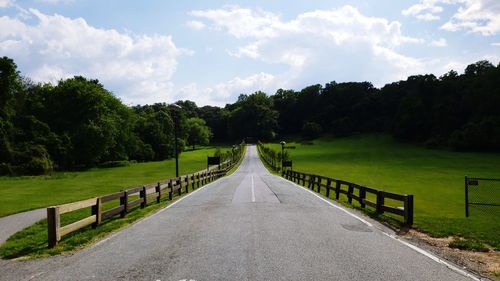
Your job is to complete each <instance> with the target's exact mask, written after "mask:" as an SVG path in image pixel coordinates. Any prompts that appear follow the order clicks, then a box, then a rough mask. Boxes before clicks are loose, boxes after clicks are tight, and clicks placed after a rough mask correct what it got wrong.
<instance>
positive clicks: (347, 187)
mask: <svg viewBox="0 0 500 281" xmlns="http://www.w3.org/2000/svg"><path fill="white" fill-rule="evenodd" d="M284 177H285V178H286V179H289V180H291V181H293V182H295V183H297V184H301V185H303V186H305V187H307V188H309V189H311V190H313V191H316V192H318V193H319V192H321V189H322V188H323V189H324V190H325V195H326V197H328V198H330V194H331V193H335V199H337V200H338V199H339V198H340V194H345V195H346V196H347V202H348V203H349V204H352V200H355V201H358V202H359V204H360V206H361V208H365V207H366V206H369V207H372V208H374V209H375V211H376V214H377V215H381V214H383V213H384V212H387V213H392V214H396V215H400V216H402V217H403V223H404V224H405V225H406V226H411V225H412V224H413V195H400V194H395V193H390V192H385V191H381V190H376V189H373V188H370V187H366V186H362V185H359V184H355V183H352V182H347V181H343V180H339V179H333V178H328V177H324V176H318V175H313V174H307V173H303V172H298V171H293V170H287V171H286V172H285V175H284ZM367 194H372V195H371V196H369V197H372V198H373V201H370V200H369V198H367ZM386 198H387V199H391V201H395V202H402V204H403V206H402V207H395V206H389V205H386V200H385V199H386Z"/></svg>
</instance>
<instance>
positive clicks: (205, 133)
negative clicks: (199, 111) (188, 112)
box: [186, 117, 212, 150]
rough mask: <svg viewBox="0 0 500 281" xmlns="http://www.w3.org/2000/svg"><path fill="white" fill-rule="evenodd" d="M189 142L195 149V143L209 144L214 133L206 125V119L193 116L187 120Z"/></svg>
mask: <svg viewBox="0 0 500 281" xmlns="http://www.w3.org/2000/svg"><path fill="white" fill-rule="evenodd" d="M186 132H187V144H188V145H190V146H192V147H193V150H194V149H195V145H197V144H198V145H208V144H209V143H210V138H211V135H212V133H211V132H210V128H209V127H207V126H206V125H205V120H203V119H200V118H196V117H192V118H189V119H187V122H186Z"/></svg>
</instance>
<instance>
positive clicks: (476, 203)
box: [465, 177, 500, 218]
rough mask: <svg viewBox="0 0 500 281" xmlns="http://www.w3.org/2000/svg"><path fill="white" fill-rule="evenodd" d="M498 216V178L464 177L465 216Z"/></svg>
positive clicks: (499, 188) (499, 208)
mask: <svg viewBox="0 0 500 281" xmlns="http://www.w3.org/2000/svg"><path fill="white" fill-rule="evenodd" d="M471 214H472V215H483V216H485V215H486V216H493V217H497V218H498V217H499V216H500V179H487V178H469V177H465V216H466V217H469V215H471Z"/></svg>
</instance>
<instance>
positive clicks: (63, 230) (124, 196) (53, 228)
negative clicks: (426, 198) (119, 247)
mask: <svg viewBox="0 0 500 281" xmlns="http://www.w3.org/2000/svg"><path fill="white" fill-rule="evenodd" d="M242 147H243V146H240V148H239V149H238V153H239V157H236V158H232V159H230V160H228V161H226V162H224V163H222V164H221V165H220V167H217V169H213V170H204V171H200V172H197V173H194V174H190V175H184V176H180V177H177V178H172V179H168V180H164V181H160V182H158V183H156V184H150V185H145V186H140V187H136V188H132V189H127V190H123V191H120V192H115V193H112V194H107V195H104V196H100V197H95V198H91V199H87V200H83V201H79V202H74V203H69V204H64V205H59V206H53V207H49V208H47V224H48V244H49V248H53V247H55V246H56V245H57V244H58V242H59V241H60V240H61V237H62V236H64V235H66V234H69V233H71V232H74V231H76V230H78V229H81V228H83V227H86V226H88V225H92V227H94V228H95V227H97V226H98V225H100V224H101V223H102V221H103V220H104V219H107V218H111V217H113V216H117V215H120V216H121V217H125V216H126V215H127V213H129V212H131V211H132V210H134V207H137V206H140V208H145V207H146V206H147V205H148V204H150V203H160V200H161V198H164V197H167V196H168V200H172V198H173V197H174V196H175V195H179V196H180V195H182V194H183V193H188V192H189V189H190V188H191V190H195V189H196V188H199V187H201V186H203V185H205V184H207V183H209V182H212V181H214V180H216V179H218V178H220V177H223V176H225V175H226V174H227V172H228V171H229V170H231V168H233V167H234V166H235V165H236V164H237V163H238V161H239V160H240V158H241V157H242V156H243V154H244V150H243V149H242ZM135 198H136V199H135ZM117 199H119V205H118V206H116V207H113V208H111V209H108V210H105V211H103V203H105V202H109V201H113V200H117ZM131 199H134V200H131ZM89 207H90V209H91V216H89V217H86V218H84V219H81V220H79V221H77V222H73V223H71V224H68V225H65V226H61V215H62V214H64V213H69V212H72V211H76V210H79V209H83V208H89Z"/></svg>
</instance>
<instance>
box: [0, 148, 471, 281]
mask: <svg viewBox="0 0 500 281" xmlns="http://www.w3.org/2000/svg"><path fill="white" fill-rule="evenodd" d="M347 212H350V211H347ZM347 212H346V211H345V210H343V209H342V208H339V207H338V206H336V205H335V204H332V203H329V201H326V200H321V199H320V198H318V197H317V196H316V195H314V194H313V193H311V192H309V191H307V190H305V189H303V188H301V187H298V186H296V185H294V184H293V183H291V182H289V181H286V180H284V179H282V178H280V177H277V176H274V175H271V174H270V173H269V172H268V171H267V170H266V169H265V168H264V166H263V165H262V163H261V162H260V161H259V159H258V156H257V152H256V149H255V147H254V146H249V147H248V150H247V154H246V157H245V159H244V160H243V162H242V164H241V165H240V167H239V168H238V170H237V171H236V172H235V173H233V174H232V175H231V176H228V177H225V178H222V179H220V180H218V181H216V182H213V183H211V184H209V185H207V186H206V187H204V188H202V189H199V190H198V191H196V192H195V193H192V194H191V195H189V196H188V197H185V198H184V199H182V200H181V201H178V202H177V203H176V204H175V205H171V206H170V207H169V208H168V209H163V210H162V211H160V212H158V213H156V214H155V215H153V216H150V217H148V218H147V219H145V220H142V221H141V222H139V223H137V224H134V225H133V226H131V227H128V228H126V229H124V230H122V231H120V232H118V233H117V234H116V235H113V236H111V237H110V238H109V239H106V240H103V241H101V242H99V243H98V244H96V245H94V246H92V247H89V248H87V249H84V250H81V251H79V252H77V253H75V254H73V255H67V256H59V257H52V258H47V259H43V260H38V261H28V262H15V261H9V262H5V261H4V262H2V263H0V280H153V281H156V280H175V281H178V280H184V279H185V280H190V279H191V280H197V281H200V280H370V281H371V280H384V281H385V280H419V281H422V280H450V281H451V280H453V281H459V280H471V279H470V278H468V277H464V276H463V275H461V274H459V273H457V272H456V271H454V270H451V269H450V268H448V267H447V266H445V265H443V264H441V263H438V262H436V261H435V260H433V259H432V258H429V257H428V256H425V255H423V254H421V253H419V252H417V250H415V249H412V248H410V247H408V246H407V245H405V244H403V243H401V242H399V241H397V240H396V239H393V238H391V237H389V235H391V232H390V230H388V229H384V228H383V227H382V226H381V225H379V224H378V223H376V222H374V221H372V220H370V219H368V218H366V217H362V218H361V220H359V219H358V218H356V217H354V216H352V215H350V214H349V213H347Z"/></svg>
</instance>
